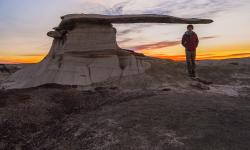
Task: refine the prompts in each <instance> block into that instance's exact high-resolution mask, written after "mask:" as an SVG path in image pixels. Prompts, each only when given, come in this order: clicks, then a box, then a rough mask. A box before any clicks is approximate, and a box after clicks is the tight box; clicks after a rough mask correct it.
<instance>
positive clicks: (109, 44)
mask: <svg viewBox="0 0 250 150" xmlns="http://www.w3.org/2000/svg"><path fill="white" fill-rule="evenodd" d="M61 18H62V21H61V23H60V24H59V26H58V27H56V28H54V30H55V31H50V32H48V34H47V35H48V36H50V37H52V38H54V40H53V44H52V47H51V49H50V52H49V54H48V55H47V56H46V57H45V58H44V60H42V61H41V62H40V63H38V64H35V65H31V66H28V67H26V68H24V69H22V70H20V71H18V72H16V73H14V74H13V75H12V76H10V78H9V79H8V80H7V81H5V83H4V84H3V85H2V86H3V87H4V88H7V89H13V88H29V87H36V86H40V85H43V84H49V83H55V84H62V85H79V86H87V85H91V84H93V83H98V82H102V81H107V80H110V79H112V80H113V79H121V78H122V77H123V76H129V75H135V74H140V73H144V71H145V70H146V69H148V68H150V63H149V62H148V61H146V59H148V57H145V56H144V55H142V54H138V53H135V52H132V51H129V50H124V49H121V48H120V47H119V46H118V44H117V42H116V29H115V28H114V27H113V26H112V23H181V24H184V23H187V24H207V23H211V22H213V21H212V20H209V19H184V18H177V17H172V16H166V15H151V14H146V15H117V16H108V15H99V14H70V15H65V16H63V17H61Z"/></svg>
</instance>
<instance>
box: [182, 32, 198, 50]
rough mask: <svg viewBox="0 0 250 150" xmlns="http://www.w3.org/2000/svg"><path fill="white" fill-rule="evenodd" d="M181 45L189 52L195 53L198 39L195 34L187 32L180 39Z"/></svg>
mask: <svg viewBox="0 0 250 150" xmlns="http://www.w3.org/2000/svg"><path fill="white" fill-rule="evenodd" d="M181 43H182V45H183V46H184V47H185V48H186V49H187V50H189V51H195V50H196V48H197V46H198V44H199V39H198V36H197V34H196V33H195V32H189V31H187V32H186V33H185V34H184V35H183V37H182V42H181Z"/></svg>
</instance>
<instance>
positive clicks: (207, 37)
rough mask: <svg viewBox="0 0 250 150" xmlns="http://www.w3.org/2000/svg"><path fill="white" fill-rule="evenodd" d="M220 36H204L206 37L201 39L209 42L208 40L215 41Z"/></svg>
mask: <svg viewBox="0 0 250 150" xmlns="http://www.w3.org/2000/svg"><path fill="white" fill-rule="evenodd" d="M217 37H218V36H204V37H200V38H199V39H200V40H207V39H214V38H217Z"/></svg>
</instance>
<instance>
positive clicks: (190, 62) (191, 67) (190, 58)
mask: <svg viewBox="0 0 250 150" xmlns="http://www.w3.org/2000/svg"><path fill="white" fill-rule="evenodd" d="M195 58H196V51H195V50H194V51H190V50H188V49H186V61H187V68H188V73H189V75H190V76H192V77H195V67H196V64H195Z"/></svg>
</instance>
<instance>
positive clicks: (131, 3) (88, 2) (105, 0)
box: [78, 0, 247, 18]
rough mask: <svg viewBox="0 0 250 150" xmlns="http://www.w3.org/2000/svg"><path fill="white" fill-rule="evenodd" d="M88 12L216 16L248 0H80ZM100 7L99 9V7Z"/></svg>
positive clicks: (84, 9)
mask: <svg viewBox="0 0 250 150" xmlns="http://www.w3.org/2000/svg"><path fill="white" fill-rule="evenodd" d="M78 2H82V3H83V4H84V5H83V11H84V12H86V13H89V12H91V13H103V14H107V15H121V14H131V13H146V14H166V15H174V16H180V17H212V18H213V17H214V16H215V15H216V14H218V13H220V12H224V11H227V10H229V9H233V8H237V7H239V6H242V5H244V4H245V3H247V1H246V0H237V1H232V0H192V1H190V0H154V1H147V2H145V0H102V1H101V0H94V1H93V0H81V1H80V0H78ZM98 8H99V9H98Z"/></svg>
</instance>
